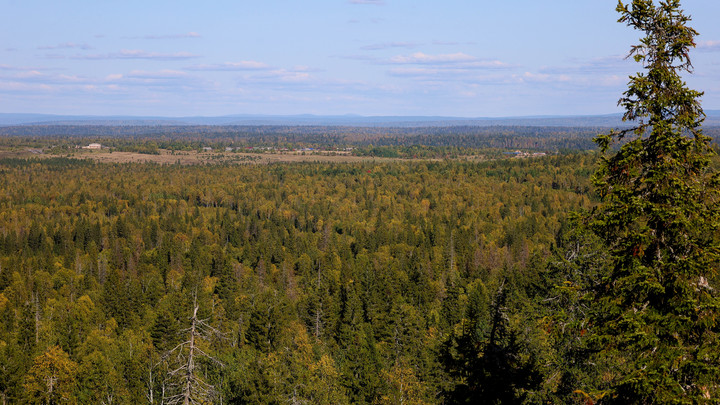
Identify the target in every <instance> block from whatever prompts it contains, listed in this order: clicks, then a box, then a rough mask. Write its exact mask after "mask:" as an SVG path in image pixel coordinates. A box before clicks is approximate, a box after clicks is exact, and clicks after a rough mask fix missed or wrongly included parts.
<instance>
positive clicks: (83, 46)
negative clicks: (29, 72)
mask: <svg viewBox="0 0 720 405" xmlns="http://www.w3.org/2000/svg"><path fill="white" fill-rule="evenodd" d="M37 49H43V50H49V49H82V50H90V49H94V48H93V47H92V46H90V45H88V44H76V43H74V42H64V43H62V44H57V45H44V46H38V47H37Z"/></svg>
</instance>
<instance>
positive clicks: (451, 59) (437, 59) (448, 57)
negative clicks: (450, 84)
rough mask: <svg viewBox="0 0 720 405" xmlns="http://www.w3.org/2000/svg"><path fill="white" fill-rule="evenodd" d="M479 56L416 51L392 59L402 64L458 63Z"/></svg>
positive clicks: (472, 59)
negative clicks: (430, 53) (432, 53)
mask: <svg viewBox="0 0 720 405" xmlns="http://www.w3.org/2000/svg"><path fill="white" fill-rule="evenodd" d="M476 60H477V58H475V57H474V56H470V55H467V54H464V53H462V52H458V53H452V54H444V55H428V54H425V53H422V52H416V53H414V54H412V55H408V56H404V55H398V56H394V57H392V58H391V59H390V62H392V63H402V64H442V63H458V62H473V61H476Z"/></svg>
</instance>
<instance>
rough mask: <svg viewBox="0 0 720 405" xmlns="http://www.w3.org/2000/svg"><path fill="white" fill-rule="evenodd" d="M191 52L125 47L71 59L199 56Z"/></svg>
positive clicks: (153, 58) (181, 58)
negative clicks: (115, 50) (150, 50)
mask: <svg viewBox="0 0 720 405" xmlns="http://www.w3.org/2000/svg"><path fill="white" fill-rule="evenodd" d="M198 56H199V55H194V54H191V53H189V52H175V53H158V52H147V51H143V50H139V49H123V50H121V51H120V52H114V53H108V54H94V55H74V56H71V57H70V59H88V60H106V59H148V60H183V59H193V58H197V57H198Z"/></svg>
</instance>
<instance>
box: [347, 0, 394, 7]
mask: <svg viewBox="0 0 720 405" xmlns="http://www.w3.org/2000/svg"><path fill="white" fill-rule="evenodd" d="M349 3H350V4H369V5H373V6H384V5H385V0H350V1H349Z"/></svg>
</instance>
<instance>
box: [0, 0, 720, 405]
mask: <svg viewBox="0 0 720 405" xmlns="http://www.w3.org/2000/svg"><path fill="white" fill-rule="evenodd" d="M617 11H618V12H619V13H620V16H621V17H620V19H619V21H620V22H622V23H625V24H627V25H629V26H631V27H633V28H635V29H639V30H641V31H643V32H644V34H645V35H646V36H645V37H644V38H642V39H641V40H640V44H639V45H636V46H634V47H632V48H631V52H630V56H632V57H633V59H634V60H635V61H636V62H640V63H642V64H643V68H644V69H645V70H646V71H647V72H646V73H638V74H636V75H633V76H630V78H629V79H630V81H629V84H628V89H627V91H626V92H625V93H623V95H622V97H621V99H620V102H619V104H620V105H621V106H622V107H623V108H624V109H625V114H624V116H623V119H624V120H625V121H626V122H628V123H629V124H631V125H628V126H626V127H622V128H618V129H615V130H610V131H608V132H604V133H602V134H599V135H597V136H595V137H594V139H593V140H594V142H595V144H597V146H598V147H599V151H593V150H589V151H588V150H586V149H588V148H587V147H586V146H585V144H584V143H583V142H585V140H586V133H584V132H583V131H577V132H572V130H568V129H563V130H562V131H570V133H569V134H564V135H563V133H561V132H558V131H561V130H556V129H548V128H545V129H544V130H542V131H541V130H538V129H522V130H519V129H517V128H514V129H510V130H509V132H508V133H504V132H503V131H504V130H503V129H501V128H491V129H483V130H479V129H477V128H462V127H461V128H453V129H448V128H434V129H432V130H430V129H427V130H416V129H407V128H406V129H397V130H392V129H390V130H388V129H383V131H386V132H382V133H381V132H378V131H377V130H375V129H367V128H359V129H355V130H352V129H351V130H348V129H347V128H328V127H322V128H314V129H313V128H310V129H309V131H307V130H308V128H301V129H297V128H296V129H293V128H277V127H252V128H249V129H247V131H248V133H249V134H250V135H248V134H245V135H238V134H239V132H237V131H238V128H220V129H213V128H211V129H208V128H209V127H191V128H189V129H187V128H186V130H189V131H190V133H188V132H186V133H185V134H184V135H178V136H176V137H173V136H169V135H168V134H165V133H162V132H159V133H157V134H155V135H152V134H148V133H147V131H146V129H145V128H125V129H122V130H120V131H119V132H120V133H119V134H118V136H117V137H110V136H109V134H108V138H104V139H105V140H106V141H107V143H110V144H111V148H116V150H125V149H132V148H136V150H138V151H141V152H143V153H153V148H155V149H157V148H160V147H162V148H165V149H170V150H173V151H176V150H187V148H191V149H192V148H195V147H198V146H197V145H196V143H200V142H203V143H206V144H207V143H212V142H215V143H214V144H213V145H214V146H218V147H220V146H223V145H233V143H234V142H255V143H256V144H257V145H262V144H263V143H267V144H272V145H274V146H276V147H277V146H280V145H283V144H287V145H293V146H294V147H298V148H300V147H306V146H307V145H315V144H318V145H327V147H329V148H332V147H334V148H342V147H345V146H347V145H349V144H352V145H354V148H353V150H354V151H355V152H354V153H357V154H363V155H368V156H385V155H388V156H393V157H395V156H403V157H407V156H408V155H412V154H415V153H417V154H419V155H420V156H413V159H405V160H403V159H389V160H385V159H376V160H375V159H368V160H367V161H364V162H363V161H355V162H353V163H351V162H349V161H346V162H345V163H322V162H302V163H301V162H295V163H279V164H238V162H234V163H230V162H227V161H222V160H217V161H215V162H214V164H209V163H207V162H205V163H203V164H195V165H188V166H183V165H182V164H181V163H180V161H178V162H176V163H174V164H165V165H160V164H157V163H100V162H96V161H93V160H91V159H75V158H73V157H72V154H71V153H67V150H68V149H69V148H70V144H71V143H72V142H77V140H78V139H80V140H83V141H84V140H87V139H91V138H92V134H91V133H87V132H82V130H78V134H70V133H60V132H62V131H68V130H72V128H74V127H62V126H61V127H55V126H48V127H47V128H46V129H47V131H45V130H43V129H42V128H39V129H38V128H36V129H37V130H38V132H37V133H36V134H35V135H32V136H27V134H25V135H23V134H20V133H17V132H14V131H22V130H23V129H21V127H13V128H6V129H5V135H6V136H5V137H3V138H2V143H3V145H2V146H3V152H4V153H5V154H4V155H3V156H6V157H5V158H2V159H0V400H1V401H2V403H3V404H4V403H28V404H58V403H70V404H74V403H82V404H86V403H87V404H90V403H92V404H96V403H103V404H135V403H150V404H163V405H164V404H210V403H218V404H226V403H227V404H243V403H262V404H284V403H290V404H308V403H313V404H315V403H317V404H344V403H359V404H431V403H448V404H455V403H470V404H475V403H489V404H511V403H528V404H533V403H534V404H541V403H543V404H544V403H577V404H596V403H599V404H650V403H652V404H665V403H668V404H670V403H672V404H684V403H687V404H694V403H717V402H718V398H720V384H718V381H720V311H719V309H720V294H719V293H718V291H719V290H718V288H720V280H719V279H718V269H719V267H720V216H719V215H718V213H719V212H720V171H718V168H719V167H720V160H719V159H718V154H717V150H716V149H715V148H714V146H713V144H712V141H711V138H710V137H709V136H708V135H707V133H711V132H712V131H705V132H703V128H702V126H701V125H702V122H703V119H704V114H703V111H702V108H701V106H700V102H699V99H700V97H701V96H702V93H701V92H699V91H695V90H691V89H688V88H687V87H686V85H685V82H684V81H683V80H682V78H681V73H687V72H690V71H691V70H692V65H691V63H690V61H689V59H688V51H689V48H691V47H693V46H694V45H695V43H694V37H695V36H696V35H697V32H696V31H695V30H693V29H692V28H690V27H688V26H687V23H688V22H689V21H690V18H689V17H688V16H687V15H685V14H684V12H683V11H682V10H681V9H680V3H679V0H665V1H661V2H660V4H659V5H657V6H656V5H655V4H654V2H653V1H652V0H633V1H632V3H630V4H627V5H626V4H624V3H623V2H619V3H618V6H617ZM18 128H20V129H18ZM81 128H83V130H95V129H93V127H87V126H83V127H81ZM158 130H160V131H165V130H168V128H167V127H165V128H158ZM193 131H194V132H193ZM204 131H207V133H204V134H200V133H203V132H204ZM213 131H215V132H213ZM241 131H244V129H241ZM443 131H447V132H443ZM523 131H525V132H523ZM543 131H544V132H543ZM585 131H592V129H587V130H585ZM180 132H181V131H180ZM259 133H264V135H259V136H256V135H258V134H259ZM518 133H525V134H526V135H527V136H514V135H510V134H515V135H517V134H518ZM281 134H282V135H281ZM205 135H207V136H205ZM348 135H351V136H350V137H349V138H348V137H347V136H348ZM548 135H549V137H548ZM297 136H302V138H297ZM250 138H255V139H254V140H252V141H248V139H250ZM413 140H417V141H418V142H417V143H413V142H414V141H413ZM545 141H547V143H546V142H545ZM113 142H115V143H114V144H113ZM353 142H359V143H353ZM508 142H509V143H508ZM199 147H202V146H199ZM520 147H522V148H524V149H526V150H533V149H534V148H538V147H542V148H547V149H548V150H550V151H552V152H553V153H551V154H542V153H538V154H535V155H532V154H518V155H517V156H515V157H510V155H508V154H507V153H509V152H505V153H503V152H502V151H503V150H504V151H511V150H512V149H515V148H520ZM566 147H571V148H573V149H575V150H574V151H573V152H571V153H569V152H567V151H564V152H560V150H561V149H563V148H566ZM22 148H37V149H32V150H30V151H29V153H30V154H31V155H38V156H36V157H34V158H28V157H27V156H28V154H25V155H24V156H25V158H22V159H21V158H17V157H15V158H13V157H7V156H13V152H17V151H18V150H19V149H22ZM482 148H486V149H487V148H490V149H489V151H490V152H489V153H488V154H486V156H485V158H484V159H475V160H464V159H454V158H452V155H459V154H463V153H467V152H468V151H479V150H482ZM208 149H209V148H208ZM338 150H339V149H338ZM435 155H439V156H440V157H443V159H437V157H438V156H435ZM17 156H20V155H17ZM488 156H491V158H488ZM428 157H432V158H433V159H427V158H428Z"/></svg>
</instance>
